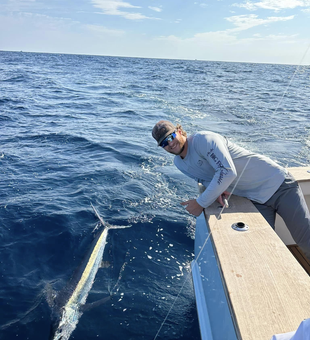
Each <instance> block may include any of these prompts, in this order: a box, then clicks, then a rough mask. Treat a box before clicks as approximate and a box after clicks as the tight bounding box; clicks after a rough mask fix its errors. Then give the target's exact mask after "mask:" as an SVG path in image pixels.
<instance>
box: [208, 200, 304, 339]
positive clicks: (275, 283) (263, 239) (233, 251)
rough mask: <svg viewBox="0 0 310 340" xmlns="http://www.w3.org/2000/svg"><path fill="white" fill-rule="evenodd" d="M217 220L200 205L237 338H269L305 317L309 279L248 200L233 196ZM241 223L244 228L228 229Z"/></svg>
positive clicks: (214, 209)
mask: <svg viewBox="0 0 310 340" xmlns="http://www.w3.org/2000/svg"><path fill="white" fill-rule="evenodd" d="M229 204H230V207H229V208H228V209H225V211H224V212H223V214H222V215H221V219H219V220H218V219H217V218H216V216H217V215H218V213H219V211H220V209H219V208H218V203H214V204H213V205H212V206H210V207H209V208H207V209H205V216H206V220H207V221H208V224H209V227H210V230H211V233H212V237H213V241H214V245H215V249H216V252H217V256H218V260H219V264H220V268H221V271H222V275H223V279H224V283H225V285H226V288H227V295H228V298H229V300H230V303H231V309H232V311H233V315H234V318H235V322H236V325H237V330H238V332H239V337H240V339H242V340H270V339H271V337H272V336H273V335H274V334H279V333H286V332H291V331H294V330H296V329H297V328H298V326H299V324H300V323H301V322H302V321H303V320H304V319H306V318H309V317H310V277H309V276H308V274H307V273H306V272H305V271H304V269H303V268H302V267H301V266H300V265H299V263H298V262H297V260H296V259H295V258H294V256H293V255H292V254H291V253H290V251H289V250H288V249H287V247H286V246H285V245H284V243H283V242H282V241H281V239H280V238H279V237H278V236H277V234H276V233H275V232H274V230H273V229H272V228H271V227H270V226H269V225H268V223H267V222H266V220H265V219H264V218H263V217H262V216H261V214H260V213H259V212H258V211H257V209H256V208H255V207H254V205H253V204H252V202H250V201H249V200H247V199H245V198H242V197H238V196H232V197H231V199H230V202H229ZM235 222H244V223H245V224H247V225H248V226H249V230H247V231H244V232H239V231H235V230H234V229H232V227H231V226H232V224H233V223H235Z"/></svg>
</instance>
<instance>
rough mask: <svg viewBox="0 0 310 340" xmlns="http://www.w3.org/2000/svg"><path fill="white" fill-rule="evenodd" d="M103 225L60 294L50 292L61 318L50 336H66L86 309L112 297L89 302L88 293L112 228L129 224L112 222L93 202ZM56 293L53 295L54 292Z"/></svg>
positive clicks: (56, 339) (60, 338)
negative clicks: (105, 218)
mask: <svg viewBox="0 0 310 340" xmlns="http://www.w3.org/2000/svg"><path fill="white" fill-rule="evenodd" d="M91 206H92V208H93V209H94V212H95V214H96V216H97V217H98V219H99V221H100V223H101V224H102V226H103V228H102V230H101V231H100V232H99V233H98V235H97V236H96V238H95V239H94V241H93V243H92V246H91V248H90V250H89V252H88V254H87V255H86V257H85V258H84V260H83V262H82V264H81V266H80V267H79V268H78V269H77V270H76V272H75V273H74V275H73V277H72V278H71V279H70V281H69V282H68V284H67V286H66V287H65V288H64V289H63V290H62V291H61V292H60V293H59V294H57V295H56V294H49V296H50V298H49V299H48V302H49V304H50V305H51V307H52V308H53V310H54V311H55V309H56V310H57V314H58V316H59V317H58V322H57V323H56V324H55V326H56V327H54V328H53V330H52V333H51V337H50V339H52V340H67V339H69V337H70V335H71V333H72V332H73V331H74V329H75V328H76V326H77V324H78V322H79V318H80V317H81V315H82V314H83V311H84V310H86V309H89V308H90V307H93V306H97V305H99V304H101V303H104V302H106V301H108V300H109V299H110V295H109V296H108V297H105V298H103V299H101V300H99V301H97V302H94V303H92V304H90V307H89V306H88V305H87V304H86V300H87V296H88V293H89V291H90V290H91V288H92V285H93V283H94V280H95V276H96V274H97V271H98V269H99V268H100V265H101V262H102V256H103V253H104V249H105V246H106V243H107V236H108V231H109V230H110V229H124V228H128V227H130V226H112V225H110V224H108V223H106V222H104V221H103V219H102V218H101V216H100V215H99V213H98V212H97V210H96V209H95V207H94V206H93V205H92V204H91ZM52 295H53V296H52Z"/></svg>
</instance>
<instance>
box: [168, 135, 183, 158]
mask: <svg viewBox="0 0 310 340" xmlns="http://www.w3.org/2000/svg"><path fill="white" fill-rule="evenodd" d="M185 142H186V138H185V137H184V136H182V134H181V132H180V131H178V130H177V131H176V137H175V138H174V139H173V140H171V141H169V142H168V145H167V146H165V147H164V149H165V150H166V151H167V152H169V153H172V154H173V155H179V154H181V153H182V151H183V150H184V145H185Z"/></svg>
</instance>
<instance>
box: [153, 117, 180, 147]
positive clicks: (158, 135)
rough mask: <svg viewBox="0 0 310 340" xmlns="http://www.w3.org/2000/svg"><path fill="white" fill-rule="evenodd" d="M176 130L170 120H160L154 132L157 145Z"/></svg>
mask: <svg viewBox="0 0 310 340" xmlns="http://www.w3.org/2000/svg"><path fill="white" fill-rule="evenodd" d="M175 130H176V128H175V126H174V125H173V124H172V123H171V122H169V121H168V120H160V121H159V122H158V123H157V124H156V125H155V126H154V127H153V130H152V136H153V138H154V139H156V141H157V145H160V144H161V142H162V141H163V140H164V139H165V138H166V137H167V136H168V135H170V133H172V132H174V131H175Z"/></svg>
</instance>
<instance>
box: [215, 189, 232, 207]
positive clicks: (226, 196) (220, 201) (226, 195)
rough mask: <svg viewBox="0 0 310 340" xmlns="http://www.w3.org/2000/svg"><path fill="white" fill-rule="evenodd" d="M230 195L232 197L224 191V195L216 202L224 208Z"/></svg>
mask: <svg viewBox="0 0 310 340" xmlns="http://www.w3.org/2000/svg"><path fill="white" fill-rule="evenodd" d="M229 195H230V192H228V191H224V192H223V193H222V195H220V196H219V197H218V198H217V199H216V200H217V201H218V202H219V203H220V205H221V206H222V207H224V205H225V202H224V198H225V199H227V198H228V196H229Z"/></svg>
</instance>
